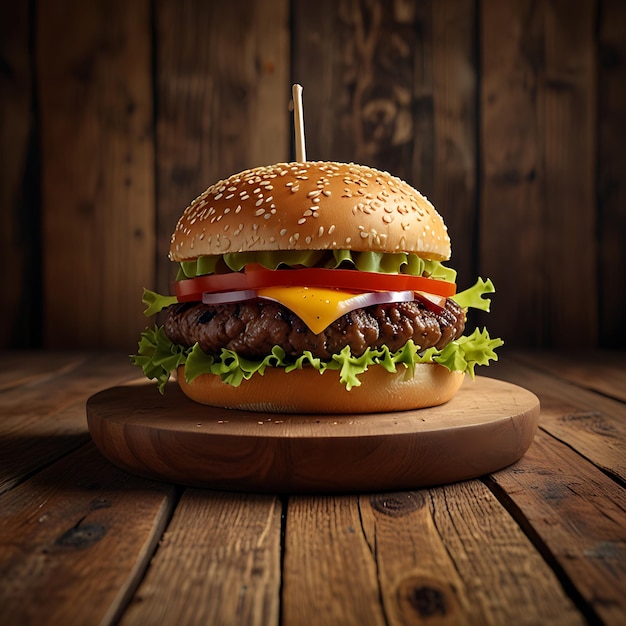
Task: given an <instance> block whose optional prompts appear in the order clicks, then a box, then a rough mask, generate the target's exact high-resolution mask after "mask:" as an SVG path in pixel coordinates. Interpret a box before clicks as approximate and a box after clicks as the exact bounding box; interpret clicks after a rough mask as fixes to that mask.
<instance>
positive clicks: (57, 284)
mask: <svg viewBox="0 0 626 626" xmlns="http://www.w3.org/2000/svg"><path fill="white" fill-rule="evenodd" d="M149 7H150V3H149V2H148V1H147V0H140V1H138V2H130V3H129V2H124V1H123V0H115V1H114V2H110V1H108V0H89V1H87V2H83V1H79V0H64V1H63V2H40V3H38V6H37V50H38V58H37V64H38V70H39V73H38V93H39V101H40V115H41V131H42V133H41V156H42V161H43V163H44V165H45V166H44V168H43V177H42V221H43V234H42V237H43V242H42V243H43V267H44V288H45V301H44V308H45V311H46V317H45V328H44V343H45V345H46V346H48V347H59V348H60V347H65V348H66V347H107V348H114V347H120V348H124V349H126V350H131V349H132V347H133V346H135V345H136V342H137V338H138V334H139V332H140V331H141V330H142V329H143V328H144V327H145V318H144V317H143V314H142V306H141V302H140V298H141V290H142V287H143V286H144V285H151V284H152V283H153V280H154V279H153V276H154V261H153V259H154V172H153V138H152V128H151V122H152V89H151V85H150V77H151V65H150V62H151V59H150V54H151V47H150V14H149Z"/></svg>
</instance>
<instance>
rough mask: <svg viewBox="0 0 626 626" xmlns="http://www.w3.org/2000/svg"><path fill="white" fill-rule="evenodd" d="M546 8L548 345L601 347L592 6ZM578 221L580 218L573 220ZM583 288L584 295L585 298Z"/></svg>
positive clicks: (564, 3)
mask: <svg viewBox="0 0 626 626" xmlns="http://www.w3.org/2000/svg"><path fill="white" fill-rule="evenodd" d="M542 6H544V7H545V10H546V14H545V39H544V50H545V83H544V84H543V86H542V87H543V89H542V91H543V93H542V94H541V100H540V102H541V103H542V105H543V111H544V114H543V115H544V117H543V128H542V132H543V134H544V137H545V147H544V150H545V152H544V154H545V180H544V190H545V207H546V212H545V215H544V229H545V235H546V244H547V245H546V247H545V250H544V258H543V267H548V268H549V272H548V281H547V284H546V289H547V291H546V293H545V297H546V301H547V305H548V308H547V311H546V312H547V315H548V325H549V340H550V346H551V347H556V348H561V347H563V348H564V347H569V348H576V349H577V350H580V349H585V348H593V347H597V337H598V311H597V306H598V304H597V303H598V294H599V290H598V282H597V266H596V264H597V245H596V230H595V229H596V219H597V215H596V205H595V193H596V190H595V183H596V153H595V138H594V132H595V121H596V109H595V97H596V95H595V87H596V76H595V66H596V58H595V27H596V26H595V20H596V12H597V7H596V1H595V0H575V1H572V0H557V1H555V2H550V3H546V4H542ZM574 216H575V217H574ZM581 287H582V288H583V289H584V297H581Z"/></svg>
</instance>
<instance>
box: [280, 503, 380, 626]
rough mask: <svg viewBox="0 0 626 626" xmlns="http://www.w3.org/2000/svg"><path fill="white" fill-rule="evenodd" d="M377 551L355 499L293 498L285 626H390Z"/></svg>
mask: <svg viewBox="0 0 626 626" xmlns="http://www.w3.org/2000/svg"><path fill="white" fill-rule="evenodd" d="M372 551H373V546H371V545H370V544H369V543H368V541H367V538H366V537H365V536H364V533H363V529H362V527H361V519H360V506H359V504H358V501H357V500H356V499H355V498H353V497H348V496H345V497H344V496H335V497H315V498H312V497H292V498H290V499H289V508H288V514H287V519H286V527H285V556H284V562H283V572H284V574H283V575H284V585H283V606H282V615H283V624H285V626H291V625H293V626H296V625H297V624H345V626H352V625H353V626H361V625H362V624H371V625H372V626H383V625H386V624H388V623H389V622H388V621H387V620H386V618H385V614H384V609H383V607H381V605H380V597H379V589H378V573H377V570H376V562H375V560H374V556H373V554H372Z"/></svg>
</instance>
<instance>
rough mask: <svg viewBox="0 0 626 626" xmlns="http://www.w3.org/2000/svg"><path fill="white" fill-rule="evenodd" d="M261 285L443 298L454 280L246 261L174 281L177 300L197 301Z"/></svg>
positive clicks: (451, 290) (452, 291)
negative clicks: (239, 265)
mask: <svg viewBox="0 0 626 626" xmlns="http://www.w3.org/2000/svg"><path fill="white" fill-rule="evenodd" d="M264 287H329V288H331V289H346V290H349V291H354V292H357V291H362V292H367V291H424V292H426V293H432V294H435V295H437V296H442V297H444V298H448V297H449V296H453V295H454V294H455V293H456V285H455V284H454V283H450V282H448V281H445V280H437V279H434V278H427V277H425V276H411V275H409V274H382V273H379V272H361V271H359V270H344V269H328V268H323V267H311V268H301V269H288V270H268V269H266V268H264V267H262V266H259V265H247V266H246V267H245V269H244V271H243V272H231V273H228V274H210V275H208V276H198V277H197V278H189V279H186V280H179V281H177V282H176V283H175V285H174V288H175V292H176V296H177V297H178V300H179V302H190V301H194V300H196V301H199V300H201V299H202V294H203V293H204V292H219V291H237V290H239V289H263V288H264Z"/></svg>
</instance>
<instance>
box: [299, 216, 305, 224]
mask: <svg viewBox="0 0 626 626" xmlns="http://www.w3.org/2000/svg"><path fill="white" fill-rule="evenodd" d="M305 222H306V217H301V218H300V219H299V220H298V224H304V223H305Z"/></svg>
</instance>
